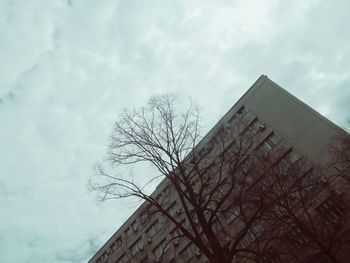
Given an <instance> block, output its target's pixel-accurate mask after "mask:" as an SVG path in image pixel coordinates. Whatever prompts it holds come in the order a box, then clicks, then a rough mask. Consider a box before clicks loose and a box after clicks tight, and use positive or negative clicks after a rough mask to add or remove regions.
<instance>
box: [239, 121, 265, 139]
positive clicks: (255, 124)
mask: <svg viewBox="0 0 350 263" xmlns="http://www.w3.org/2000/svg"><path fill="white" fill-rule="evenodd" d="M264 127H265V126H264V124H262V123H261V122H260V121H259V120H258V119H257V118H255V119H254V120H253V121H252V122H251V123H250V124H249V125H248V127H247V128H246V129H245V130H244V132H243V133H244V134H247V135H248V136H249V137H253V136H254V135H255V134H257V133H258V131H260V130H262V129H263V128H264Z"/></svg>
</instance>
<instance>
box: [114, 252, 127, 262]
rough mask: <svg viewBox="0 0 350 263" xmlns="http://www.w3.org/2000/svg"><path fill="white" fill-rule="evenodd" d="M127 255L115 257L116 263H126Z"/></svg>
mask: <svg viewBox="0 0 350 263" xmlns="http://www.w3.org/2000/svg"><path fill="white" fill-rule="evenodd" d="M128 262H129V261H128V257H127V256H126V254H123V255H122V256H121V257H120V258H119V259H117V262H116V263H128Z"/></svg>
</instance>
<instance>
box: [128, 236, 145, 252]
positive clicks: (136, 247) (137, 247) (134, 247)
mask: <svg viewBox="0 0 350 263" xmlns="http://www.w3.org/2000/svg"><path fill="white" fill-rule="evenodd" d="M143 248H144V245H143V241H142V239H141V238H139V239H138V240H137V241H136V242H135V243H134V244H133V245H132V246H131V247H130V252H131V254H132V255H135V254H136V253H138V252H140V251H142V250H143Z"/></svg>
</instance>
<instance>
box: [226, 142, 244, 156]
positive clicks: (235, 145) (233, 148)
mask: <svg viewBox="0 0 350 263" xmlns="http://www.w3.org/2000/svg"><path fill="white" fill-rule="evenodd" d="M239 150H240V146H239V144H238V143H237V142H235V141H234V142H233V143H231V144H230V145H229V146H228V147H227V148H226V149H225V152H227V153H228V154H230V155H235V154H237V153H238V152H239Z"/></svg>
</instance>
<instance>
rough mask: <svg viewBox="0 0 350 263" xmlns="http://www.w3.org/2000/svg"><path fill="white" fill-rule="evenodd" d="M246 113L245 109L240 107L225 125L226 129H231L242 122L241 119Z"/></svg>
mask: <svg viewBox="0 0 350 263" xmlns="http://www.w3.org/2000/svg"><path fill="white" fill-rule="evenodd" d="M247 113H248V111H247V109H246V108H245V107H244V106H242V107H241V108H240V109H239V110H238V111H237V112H236V113H235V114H234V115H233V116H232V117H231V119H229V121H228V122H227V124H226V128H227V129H231V128H232V127H233V126H234V125H237V124H239V122H241V121H242V119H243V117H244V116H245V115H246V114H247Z"/></svg>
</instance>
